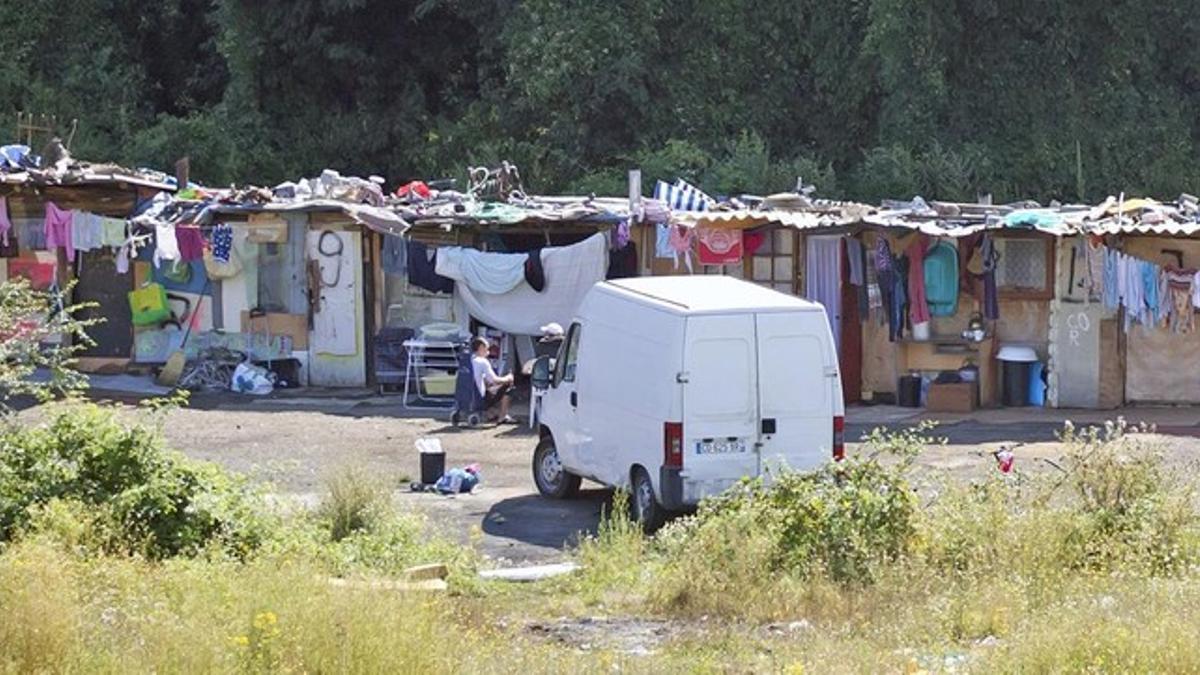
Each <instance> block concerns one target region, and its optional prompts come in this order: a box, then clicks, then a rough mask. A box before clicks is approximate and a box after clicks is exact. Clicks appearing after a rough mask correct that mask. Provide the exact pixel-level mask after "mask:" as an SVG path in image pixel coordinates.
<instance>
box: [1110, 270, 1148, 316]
mask: <svg viewBox="0 0 1200 675" xmlns="http://www.w3.org/2000/svg"><path fill="white" fill-rule="evenodd" d="M1139 262H1140V261H1138V260H1137V259H1136V258H1133V257H1131V256H1127V255H1125V254H1124V253H1122V254H1121V257H1120V259H1119V260H1118V263H1117V267H1118V273H1119V274H1120V276H1121V282H1120V283H1121V302H1122V304H1124V306H1125V330H1129V328H1130V326H1132V325H1133V324H1135V323H1141V322H1142V318H1143V316H1145V312H1146V305H1145V288H1146V287H1145V284H1144V282H1143V281H1142V267H1141V265H1140V264H1139Z"/></svg>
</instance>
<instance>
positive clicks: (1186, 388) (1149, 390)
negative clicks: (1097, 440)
mask: <svg viewBox="0 0 1200 675" xmlns="http://www.w3.org/2000/svg"><path fill="white" fill-rule="evenodd" d="M1127 338H1128V341H1129V343H1128V344H1129V347H1128V351H1127V358H1128V364H1129V366H1128V368H1127V381H1126V385H1125V396H1126V398H1127V399H1128V400H1130V401H1142V402H1164V403H1168V402H1169V403H1200V359H1197V358H1196V354H1198V353H1200V332H1196V331H1193V332H1191V333H1172V332H1171V331H1169V330H1163V329H1161V328H1152V327H1146V326H1133V327H1131V328H1130V330H1129V334H1128V336H1127Z"/></svg>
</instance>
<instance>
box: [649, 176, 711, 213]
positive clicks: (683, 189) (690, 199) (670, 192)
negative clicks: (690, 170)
mask: <svg viewBox="0 0 1200 675" xmlns="http://www.w3.org/2000/svg"><path fill="white" fill-rule="evenodd" d="M654 198H655V199H657V200H659V201H662V202H665V203H666V204H667V206H668V207H669V208H670V209H671V210H672V211H707V210H709V208H711V207H712V206H714V205H715V204H716V203H717V202H716V200H715V199H713V198H712V197H709V196H708V195H706V194H704V193H703V192H701V191H700V188H698V187H696V186H694V185H691V184H690V183H688V182H687V181H685V180H683V179H682V178H680V179H679V180H677V181H675V184H674V185H671V184H670V183H666V182H664V181H661V180H660V181H658V182H656V183H655V184H654Z"/></svg>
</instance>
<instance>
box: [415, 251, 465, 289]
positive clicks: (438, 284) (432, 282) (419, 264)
mask: <svg viewBox="0 0 1200 675" xmlns="http://www.w3.org/2000/svg"><path fill="white" fill-rule="evenodd" d="M436 260H437V251H436V250H433V251H431V250H429V247H427V246H425V244H422V243H421V242H418V241H413V240H412V239H409V240H408V282H409V283H410V284H412V285H414V286H416V287H417V288H424V289H425V290H427V291H431V292H433V293H453V292H454V280H453V279H447V278H446V277H443V276H441V275H439V274H438V273H437V271H436V265H437V262H436Z"/></svg>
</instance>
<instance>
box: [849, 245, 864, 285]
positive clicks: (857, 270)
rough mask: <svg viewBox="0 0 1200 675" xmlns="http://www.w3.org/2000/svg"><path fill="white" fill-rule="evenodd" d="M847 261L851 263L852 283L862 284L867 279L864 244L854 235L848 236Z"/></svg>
mask: <svg viewBox="0 0 1200 675" xmlns="http://www.w3.org/2000/svg"><path fill="white" fill-rule="evenodd" d="M846 261H847V262H848V263H849V265H850V283H851V284H853V285H855V286H862V285H863V284H864V283H865V281H866V280H865V276H864V273H863V245H862V242H860V241H859V240H857V239H855V238H854V237H846Z"/></svg>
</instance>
